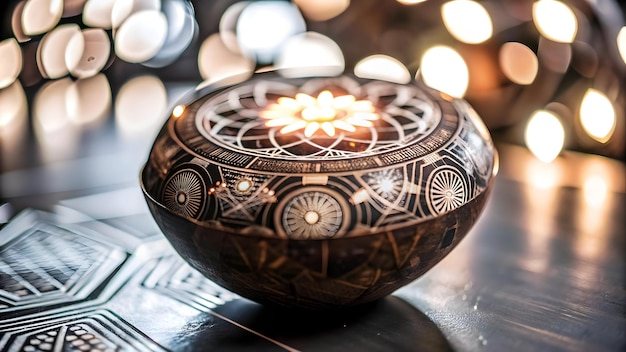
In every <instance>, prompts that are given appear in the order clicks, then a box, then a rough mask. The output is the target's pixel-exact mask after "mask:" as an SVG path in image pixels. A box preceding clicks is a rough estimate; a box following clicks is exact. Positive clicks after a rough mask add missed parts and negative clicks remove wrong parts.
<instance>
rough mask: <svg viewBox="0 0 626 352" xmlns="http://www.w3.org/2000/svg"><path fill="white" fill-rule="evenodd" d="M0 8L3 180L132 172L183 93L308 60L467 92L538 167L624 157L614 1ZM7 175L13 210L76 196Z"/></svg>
mask: <svg viewBox="0 0 626 352" xmlns="http://www.w3.org/2000/svg"><path fill="white" fill-rule="evenodd" d="M0 6H1V7H0V20H1V22H0V24H1V25H0V148H1V154H0V155H1V159H0V171H2V172H3V173H7V172H9V171H16V170H20V169H25V168H32V167H36V166H41V165H52V164H58V163H59V162H67V161H69V160H77V159H80V158H81V157H85V156H87V155H90V156H91V155H101V156H102V157H106V156H107V155H114V154H116V153H117V154H116V155H118V156H119V155H121V154H125V153H126V151H130V150H132V151H134V152H132V153H130V154H132V155H135V159H132V160H131V159H128V165H129V166H130V165H141V163H142V162H143V159H145V156H146V155H147V152H148V150H149V147H150V145H151V143H152V141H153V138H154V136H155V134H156V132H157V130H158V129H159V127H160V126H161V125H162V124H163V122H164V121H165V119H166V117H167V116H168V115H169V111H170V110H171V109H172V108H173V106H174V105H175V102H176V100H178V99H179V98H180V97H181V96H182V95H183V94H184V93H185V92H186V91H188V90H191V89H193V88H195V87H198V86H204V85H207V84H211V83H212V82H215V81H217V80H220V79H223V78H224V77H228V76H231V75H234V74H241V73H243V74H244V75H251V74H253V72H255V71H257V70H260V69H269V68H287V69H294V68H295V69H302V68H307V67H309V68H310V67H314V66H316V67H322V71H321V72H322V73H324V72H326V71H323V70H327V69H330V73H332V74H336V73H341V72H344V73H347V74H353V75H356V76H360V77H365V78H375V79H381V80H388V81H393V82H396V83H408V82H410V81H412V80H417V81H419V82H421V83H424V84H426V85H429V86H432V87H434V88H437V89H439V90H441V91H443V92H445V93H447V94H449V95H451V96H455V97H462V98H465V99H467V100H468V101H469V102H470V103H471V104H472V105H473V106H474V108H475V109H476V110H477V111H478V113H479V114H480V115H481V116H482V117H483V119H484V120H485V122H486V124H487V126H488V127H489V128H490V130H491V131H492V134H493V136H494V138H495V140H496V142H498V143H507V144H511V145H518V146H522V147H523V148H525V149H528V150H529V151H530V152H531V153H532V155H533V156H534V158H536V159H537V160H539V161H541V163H540V164H538V165H540V167H539V168H540V169H549V168H550V166H548V165H550V164H555V163H557V164H558V163H559V158H561V159H562V158H563V157H564V156H566V155H567V152H568V151H575V152H582V153H588V154H596V155H600V156H604V157H608V158H611V159H616V160H619V161H623V160H624V157H625V155H626V152H625V150H626V147H625V143H626V142H625V141H626V138H625V128H624V126H625V123H626V118H625V109H624V108H625V107H626V93H625V92H626V74H625V73H626V27H625V22H624V14H625V9H624V5H623V4H622V3H618V2H616V1H613V0H593V1H584V0H567V1H565V0H564V1H556V0H540V1H533V0H504V1H454V0H453V1H439V0H422V1H420V0H397V1H394V0H387V1H378V0H359V1H352V2H351V1H349V0H317V1H314V0H293V1H279V0H276V1H269V0H268V1H233V0H215V1H189V0H124V1H122V0H119V1H118V0H66V1H62V0H22V1H18V0H9V1H3V2H2V5H0ZM318 71H319V70H318ZM318 71H315V70H313V71H311V73H310V74H311V75H315V74H318V73H319V72H318ZM299 72H302V70H301V71H299ZM564 151H565V152H564ZM115 160H117V159H115ZM58 165H61V164H58ZM66 166H67V165H66ZM64 167H65V166H59V168H60V169H63V168H64ZM135 168H136V166H135ZM11 175H14V174H11ZM11 175H9V176H11ZM17 175H18V176H11V177H15V179H12V178H8V177H9V176H6V175H5V177H4V178H3V184H2V188H1V190H2V192H1V193H0V194H2V196H3V199H5V200H6V199H13V201H14V202H15V201H17V203H18V204H20V199H19V198H21V197H23V196H27V195H28V194H35V193H37V192H33V188H35V189H37V188H38V187H43V188H46V187H47V184H48V185H49V184H52V183H54V182H57V183H58V185H57V186H59V185H61V186H63V187H61V188H54V189H55V190H56V192H59V190H64V189H67V190H70V191H71V190H72V189H75V188H76V183H75V182H74V181H72V182H69V181H68V179H67V177H65V180H66V182H63V177H59V180H56V181H55V179H54V178H53V179H49V180H46V181H45V182H34V183H33V182H32V181H33V180H26V179H24V178H22V177H19V174H17ZM98 175H102V174H98V173H94V176H93V177H94V178H95V179H97V178H98ZM102 177H103V176H102ZM107 177H108V178H109V181H111V180H110V178H111V177H113V178H114V177H116V176H115V175H108V176H107ZM94 178H92V180H94ZM120 181H121V180H120ZM126 181H127V180H126ZM620 181H621V180H620V179H619V178H618V179H617V181H616V182H617V183H619V182H620ZM76 182H80V181H76ZM610 182H612V181H610ZM107 184H110V182H108V183H107ZM96 185H98V183H96ZM44 191H45V190H44ZM18 208H21V206H19V205H18Z"/></svg>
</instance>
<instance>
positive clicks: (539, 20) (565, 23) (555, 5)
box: [533, 0, 578, 43]
mask: <svg viewBox="0 0 626 352" xmlns="http://www.w3.org/2000/svg"><path fill="white" fill-rule="evenodd" d="M533 21H534V23H535V26H536V27H537V30H539V33H541V35H543V36H544V37H546V38H548V39H550V40H553V41H555V42H560V43H572V42H573V41H574V38H575V37H576V32H577V31H578V21H577V20H576V15H575V14H574V11H572V9H571V8H570V7H569V6H567V5H566V4H565V3H563V2H560V1H556V0H541V1H537V2H536V3H534V4H533Z"/></svg>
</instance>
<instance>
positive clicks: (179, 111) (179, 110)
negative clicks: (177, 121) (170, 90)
mask: <svg viewBox="0 0 626 352" xmlns="http://www.w3.org/2000/svg"><path fill="white" fill-rule="evenodd" d="M184 113H185V106H184V105H176V106H175V107H174V109H173V110H172V116H174V117H176V118H178V117H181V116H183V114H184Z"/></svg>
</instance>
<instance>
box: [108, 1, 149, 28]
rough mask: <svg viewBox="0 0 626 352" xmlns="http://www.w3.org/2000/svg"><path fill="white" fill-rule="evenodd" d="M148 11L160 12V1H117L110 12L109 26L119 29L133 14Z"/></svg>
mask: <svg viewBox="0 0 626 352" xmlns="http://www.w3.org/2000/svg"><path fill="white" fill-rule="evenodd" d="M149 10H153V11H160V10H161V0H117V1H115V3H114V4H113V9H112V10H111V25H112V27H113V28H119V27H120V26H121V25H122V23H124V21H126V20H127V19H128V18H129V17H130V16H132V15H133V14H135V13H137V12H140V11H149Z"/></svg>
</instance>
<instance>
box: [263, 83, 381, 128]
mask: <svg viewBox="0 0 626 352" xmlns="http://www.w3.org/2000/svg"><path fill="white" fill-rule="evenodd" d="M260 116H261V117H262V118H264V119H267V122H265V126H267V127H282V128H281V129H280V133H282V134H288V133H291V132H295V131H299V130H302V129H304V135H305V136H306V137H311V136H313V135H314V134H315V133H316V132H318V131H320V130H321V131H322V132H324V133H325V134H326V135H328V136H329V137H333V136H334V135H335V133H336V130H337V129H339V130H342V131H346V132H355V131H356V128H357V127H372V126H374V124H373V123H372V121H375V120H378V118H379V117H378V114H377V113H376V112H375V108H374V105H373V104H372V102H371V101H369V100H356V98H355V97H354V96H352V95H342V96H338V97H335V96H333V93H331V92H330V91H328V90H325V91H322V92H321V93H320V94H319V95H318V96H317V98H315V97H312V96H310V95H308V94H304V93H298V94H296V96H295V98H289V97H281V98H278V100H277V101H276V103H273V104H270V105H269V106H268V107H267V109H266V110H264V111H262V112H261V114H260Z"/></svg>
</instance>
